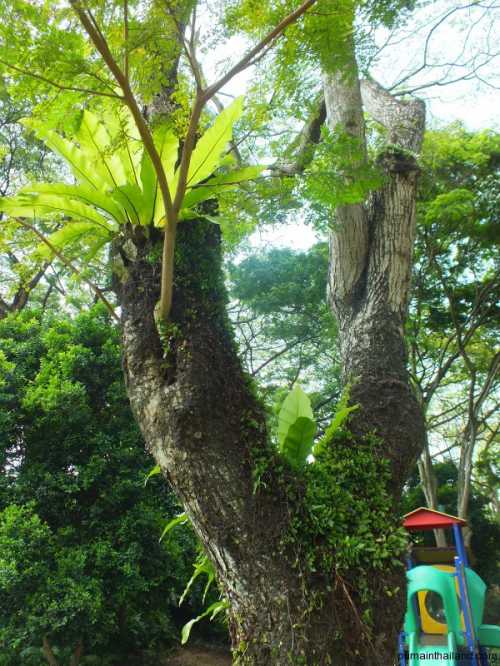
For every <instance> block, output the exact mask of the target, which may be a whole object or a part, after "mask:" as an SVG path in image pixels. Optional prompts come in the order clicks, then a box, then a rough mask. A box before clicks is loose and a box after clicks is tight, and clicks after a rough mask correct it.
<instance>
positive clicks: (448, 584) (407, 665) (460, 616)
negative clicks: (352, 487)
mask: <svg viewBox="0 0 500 666" xmlns="http://www.w3.org/2000/svg"><path fill="white" fill-rule="evenodd" d="M403 525H404V527H405V528H406V529H407V530H408V531H410V532H416V531H420V530H431V529H445V528H451V529H452V530H453V539H454V543H455V545H454V548H430V547H418V546H417V547H414V548H413V549H412V552H411V554H410V555H409V556H408V561H407V565H408V571H407V580H408V592H407V607H406V615H405V621H404V630H403V631H402V632H401V634H400V637H399V656H400V666H417V664H427V665H429V664H433V665H434V666H436V664H439V663H441V664H447V665H448V666H464V665H465V664H467V665H468V666H490V661H489V660H488V652H487V650H488V649H491V648H500V627H499V626H496V625H489V624H483V623H482V621H483V612H484V601H485V594H486V585H485V583H484V581H483V580H482V579H481V578H480V576H478V574H477V573H476V572H475V571H473V570H472V569H471V568H470V567H469V558H468V554H467V551H466V548H465V545H464V540H463V535H462V527H464V526H465V525H466V522H465V521H464V520H462V519H461V518H456V517H455V516H451V515H449V514H446V513H442V512H441V511H434V510H432V509H426V508H419V509H415V511H412V512H410V513H408V514H406V516H404V522H403ZM407 654H408V656H407ZM491 666H492V664H491Z"/></svg>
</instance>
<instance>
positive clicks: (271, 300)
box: [229, 243, 340, 430]
mask: <svg viewBox="0 0 500 666" xmlns="http://www.w3.org/2000/svg"><path fill="white" fill-rule="evenodd" d="M327 270H328V245H327V243H317V244H316V245H314V246H313V247H312V248H310V249H309V250H308V251H307V252H305V251H302V252H297V251H294V250H292V249H290V248H271V249H268V250H266V251H265V252H261V253H257V254H256V253H253V254H252V255H250V256H248V257H246V258H245V259H243V260H242V261H240V262H239V263H238V264H237V265H236V264H231V265H230V266H229V276H230V280H231V292H230V294H231V296H232V298H233V299H235V300H236V303H235V305H233V307H232V313H233V314H232V317H233V322H234V324H235V327H236V335H237V339H238V341H239V344H240V351H241V354H242V356H243V359H244V362H245V363H246V366H247V369H248V371H249V372H251V373H252V374H254V376H255V378H256V380H257V382H258V384H259V388H260V390H261V391H262V394H263V395H264V397H265V400H266V402H267V404H268V405H269V412H270V430H276V429H277V413H278V411H279V409H280V407H281V403H282V402H283V400H284V399H285V397H286V394H287V393H288V391H289V389H290V388H291V387H292V386H293V384H294V382H295V381H299V382H300V383H301V385H302V386H303V387H304V389H305V390H306V391H307V394H308V395H309V397H310V399H311V403H312V406H313V409H314V412H315V414H316V416H317V419H318V424H319V425H320V428H321V426H322V424H324V423H329V422H330V421H331V419H332V416H333V411H334V404H335V400H336V399H337V397H338V395H339V393H340V390H339V383H340V382H339V366H338V359H337V354H338V344H337V341H336V324H335V322H334V320H333V316H332V314H331V311H330V308H329V306H328V303H327V302H326V276H327ZM248 340H252V345H251V347H250V345H248V343H247V341H248Z"/></svg>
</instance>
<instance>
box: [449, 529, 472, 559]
mask: <svg viewBox="0 0 500 666" xmlns="http://www.w3.org/2000/svg"><path fill="white" fill-rule="evenodd" d="M453 537H454V539H455V547H456V549H457V555H458V557H459V558H460V559H461V560H462V564H463V565H464V567H468V566H469V562H468V560H467V551H466V550H465V544H464V538H463V536H462V526H461V525H457V524H456V523H453Z"/></svg>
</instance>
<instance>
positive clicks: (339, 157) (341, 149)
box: [298, 127, 383, 228]
mask: <svg viewBox="0 0 500 666" xmlns="http://www.w3.org/2000/svg"><path fill="white" fill-rule="evenodd" d="M382 182H383V181H382V174H381V172H380V170H379V169H378V168H377V167H376V166H375V165H373V164H370V163H364V161H363V148H362V146H361V144H360V141H359V140H358V139H357V138H355V137H352V136H350V135H349V134H348V133H347V132H345V131H342V130H341V129H340V127H337V128H335V130H334V131H333V132H331V131H330V130H328V129H327V128H323V129H322V140H321V143H320V144H319V145H318V147H317V149H316V151H315V154H314V159H313V160H312V161H311V164H310V165H309V166H308V167H307V169H306V171H305V178H304V180H303V181H299V182H298V188H299V194H300V196H302V197H304V198H305V199H306V200H307V201H309V202H310V206H311V210H312V214H313V216H314V217H315V220H316V221H315V225H316V226H318V227H320V228H321V227H322V226H323V227H325V228H328V227H329V226H331V224H332V220H333V212H334V209H335V208H336V207H337V206H342V205H349V204H353V203H361V202H362V201H364V200H365V199H366V197H367V195H368V193H369V192H370V191H372V190H374V189H376V188H378V187H380V186H381V184H382Z"/></svg>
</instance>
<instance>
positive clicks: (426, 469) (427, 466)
mask: <svg viewBox="0 0 500 666" xmlns="http://www.w3.org/2000/svg"><path fill="white" fill-rule="evenodd" d="M418 473H419V476H420V484H421V486H422V490H423V492H424V497H425V502H426V504H427V506H428V507H429V509H434V510H435V511H437V510H438V508H439V504H438V497H437V479H436V475H435V474H434V469H433V466H432V458H431V454H430V451H429V442H428V441H427V438H426V441H425V444H424V450H423V452H422V455H421V456H420V458H419V461H418ZM415 508H416V507H415ZM433 532H434V539H435V541H436V546H438V547H439V548H445V547H446V546H447V545H448V544H447V541H446V533H445V531H444V530H442V529H437V530H433Z"/></svg>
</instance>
